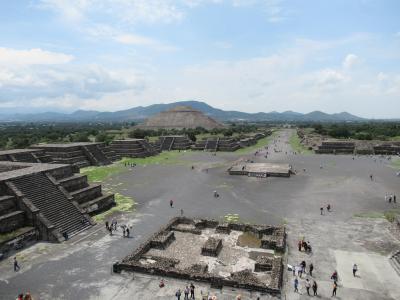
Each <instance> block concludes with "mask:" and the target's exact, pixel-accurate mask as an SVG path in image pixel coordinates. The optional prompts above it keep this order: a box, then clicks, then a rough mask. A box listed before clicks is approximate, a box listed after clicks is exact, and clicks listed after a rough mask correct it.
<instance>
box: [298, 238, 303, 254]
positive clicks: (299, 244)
mask: <svg viewBox="0 0 400 300" xmlns="http://www.w3.org/2000/svg"><path fill="white" fill-rule="evenodd" d="M297 245H298V247H299V251H300V252H301V246H302V245H303V242H302V241H301V240H299V242H298V243H297Z"/></svg>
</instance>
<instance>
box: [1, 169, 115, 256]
mask: <svg viewBox="0 0 400 300" xmlns="http://www.w3.org/2000/svg"><path fill="white" fill-rule="evenodd" d="M75 171H76V168H74V167H73V166H72V165H65V164H44V163H26V162H24V163H20V162H8V161H7V162H6V161H2V162H0V233H8V234H9V235H10V237H11V238H10V240H7V241H4V242H3V243H2V244H1V245H0V252H3V253H4V252H7V251H8V250H9V248H10V247H11V248H12V245H13V243H14V242H13V240H14V241H15V240H26V239H32V238H33V239H42V240H46V241H56V242H60V241H63V240H64V239H65V234H67V235H68V237H71V236H73V235H74V234H77V233H79V232H81V231H82V230H85V229H87V228H89V227H91V226H92V225H93V224H94V223H93V221H92V220H91V218H90V216H89V215H92V214H96V213H99V212H101V211H103V210H107V209H109V208H110V207H111V206H113V205H115V200H114V195H103V193H102V190H101V185H97V184H89V183H88V182H87V177H86V175H81V174H75V173H74V172H75Z"/></svg>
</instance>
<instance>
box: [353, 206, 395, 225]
mask: <svg viewBox="0 0 400 300" xmlns="http://www.w3.org/2000/svg"><path fill="white" fill-rule="evenodd" d="M398 215H400V208H393V209H390V210H385V211H384V212H378V211H370V212H363V213H358V214H355V215H354V217H357V218H372V219H386V220H388V221H389V222H394V220H395V218H396V216H398Z"/></svg>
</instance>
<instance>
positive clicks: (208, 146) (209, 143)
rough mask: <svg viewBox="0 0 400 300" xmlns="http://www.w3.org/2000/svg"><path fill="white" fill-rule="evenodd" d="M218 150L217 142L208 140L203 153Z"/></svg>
mask: <svg viewBox="0 0 400 300" xmlns="http://www.w3.org/2000/svg"><path fill="white" fill-rule="evenodd" d="M217 149H218V140H216V139H208V140H207V143H206V147H205V149H204V150H205V151H217Z"/></svg>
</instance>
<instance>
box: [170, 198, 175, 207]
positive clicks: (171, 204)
mask: <svg viewBox="0 0 400 300" xmlns="http://www.w3.org/2000/svg"><path fill="white" fill-rule="evenodd" d="M169 206H171V208H172V207H174V200H172V199H171V200H169Z"/></svg>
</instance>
